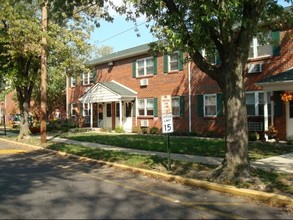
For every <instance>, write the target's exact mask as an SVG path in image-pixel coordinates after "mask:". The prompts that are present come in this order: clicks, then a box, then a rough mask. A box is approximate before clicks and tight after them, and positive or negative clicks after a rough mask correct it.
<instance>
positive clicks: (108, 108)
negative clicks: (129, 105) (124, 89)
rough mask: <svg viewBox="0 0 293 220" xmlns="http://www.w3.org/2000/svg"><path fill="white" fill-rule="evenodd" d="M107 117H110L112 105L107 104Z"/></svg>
mask: <svg viewBox="0 0 293 220" xmlns="http://www.w3.org/2000/svg"><path fill="white" fill-rule="evenodd" d="M106 107H107V117H111V116H112V105H111V104H107V106H106Z"/></svg>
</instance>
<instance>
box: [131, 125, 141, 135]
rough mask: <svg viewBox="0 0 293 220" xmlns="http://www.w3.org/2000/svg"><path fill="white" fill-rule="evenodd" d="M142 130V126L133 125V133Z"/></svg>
mask: <svg viewBox="0 0 293 220" xmlns="http://www.w3.org/2000/svg"><path fill="white" fill-rule="evenodd" d="M140 132H141V128H140V127H138V126H134V127H132V133H138V134H139V133H140Z"/></svg>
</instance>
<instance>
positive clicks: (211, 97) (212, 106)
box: [204, 94, 217, 116]
mask: <svg viewBox="0 0 293 220" xmlns="http://www.w3.org/2000/svg"><path fill="white" fill-rule="evenodd" d="M216 115H217V95H216V94H208V95H204V116H216Z"/></svg>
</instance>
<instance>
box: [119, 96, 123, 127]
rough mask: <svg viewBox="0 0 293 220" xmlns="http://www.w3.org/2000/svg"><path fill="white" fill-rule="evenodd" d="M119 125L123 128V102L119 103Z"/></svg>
mask: <svg viewBox="0 0 293 220" xmlns="http://www.w3.org/2000/svg"><path fill="white" fill-rule="evenodd" d="M119 112H120V115H119V125H120V126H122V116H123V112H122V101H119Z"/></svg>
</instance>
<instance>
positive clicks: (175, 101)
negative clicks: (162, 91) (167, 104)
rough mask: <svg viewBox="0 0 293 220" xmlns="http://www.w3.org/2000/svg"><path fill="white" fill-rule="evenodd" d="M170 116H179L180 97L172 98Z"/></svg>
mask: <svg viewBox="0 0 293 220" xmlns="http://www.w3.org/2000/svg"><path fill="white" fill-rule="evenodd" d="M172 115H173V116H180V97H179V96H175V97H172Z"/></svg>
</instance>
